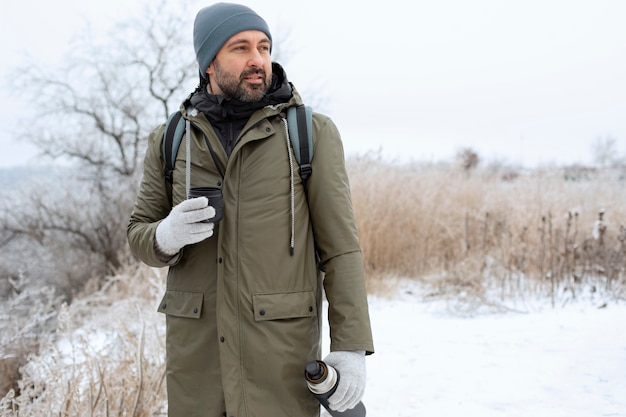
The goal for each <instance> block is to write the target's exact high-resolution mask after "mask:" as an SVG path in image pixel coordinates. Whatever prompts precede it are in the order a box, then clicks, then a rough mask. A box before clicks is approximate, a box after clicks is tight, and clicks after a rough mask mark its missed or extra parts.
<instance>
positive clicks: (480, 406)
mask: <svg viewBox="0 0 626 417" xmlns="http://www.w3.org/2000/svg"><path fill="white" fill-rule="evenodd" d="M602 304H604V303H599V302H596V303H594V302H592V301H589V300H586V301H581V302H578V303H574V304H568V305H565V306H557V307H556V308H554V309H553V308H552V307H551V306H550V305H549V303H548V302H546V303H545V304H543V305H539V306H533V307H532V308H530V309H527V310H526V312H507V313H502V312H498V313H489V312H482V313H474V314H471V315H470V314H459V313H455V312H453V311H451V309H450V308H449V305H447V304H446V303H445V302H443V301H435V302H424V301H423V299H422V297H417V296H416V295H415V293H414V292H413V291H406V290H401V291H400V294H399V295H398V296H397V297H394V298H392V299H380V298H371V299H370V314H371V319H372V324H373V331H374V342H375V348H376V353H375V354H374V355H373V356H370V357H368V358H367V364H368V386H367V389H366V393H365V398H364V403H365V405H366V407H367V410H368V412H367V415H368V416H369V417H379V416H393V417H405V416H406V417H418V416H424V417H430V416H437V417H447V416H449V417H458V416H464V417H474V416H476V417H491V416H498V417H502V416H506V417H517V416H519V417H531V416H532V417H592V416H603V417H604V416H613V417H616V416H626V305H624V303H623V302H622V303H621V304H616V303H611V302H608V304H607V305H606V306H605V307H602ZM325 333H326V334H325V336H326V337H327V332H325ZM325 346H328V342H327V341H326V342H325ZM323 415H326V414H323Z"/></svg>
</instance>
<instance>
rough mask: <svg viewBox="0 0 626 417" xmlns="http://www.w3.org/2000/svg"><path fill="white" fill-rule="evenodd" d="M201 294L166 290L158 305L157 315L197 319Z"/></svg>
mask: <svg viewBox="0 0 626 417" xmlns="http://www.w3.org/2000/svg"><path fill="white" fill-rule="evenodd" d="M203 299H204V295H203V294H202V293H201V292H191V291H175V290H167V291H165V295H164V296H163V299H162V300H161V304H159V310H158V311H159V313H165V314H167V315H169V316H175V317H185V318H189V319H198V318H200V314H201V313H202V300H203Z"/></svg>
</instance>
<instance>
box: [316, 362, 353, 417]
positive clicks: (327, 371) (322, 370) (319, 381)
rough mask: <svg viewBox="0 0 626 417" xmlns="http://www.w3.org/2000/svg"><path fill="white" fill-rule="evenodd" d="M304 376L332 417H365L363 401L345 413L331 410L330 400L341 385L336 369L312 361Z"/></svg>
mask: <svg viewBox="0 0 626 417" xmlns="http://www.w3.org/2000/svg"><path fill="white" fill-rule="evenodd" d="M304 376H305V377H306V383H307V385H308V386H309V390H310V391H311V393H313V395H315V397H316V398H317V399H318V401H319V402H320V403H321V404H322V405H323V406H324V408H325V409H326V410H327V411H328V412H329V413H330V415H331V416H333V417H365V406H364V405H363V402H361V401H359V403H358V404H357V405H356V406H355V407H354V408H351V409H349V410H346V411H344V412H339V411H335V410H331V409H330V407H329V406H328V398H329V397H330V396H331V395H333V393H334V392H335V390H336V389H337V384H338V383H339V372H337V370H336V369H335V368H333V367H332V366H330V365H326V364H325V363H324V362H322V361H312V362H309V363H308V364H307V366H306V368H305V371H304Z"/></svg>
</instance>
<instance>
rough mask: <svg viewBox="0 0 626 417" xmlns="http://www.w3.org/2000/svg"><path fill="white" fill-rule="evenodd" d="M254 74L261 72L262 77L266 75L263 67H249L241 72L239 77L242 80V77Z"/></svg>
mask: <svg viewBox="0 0 626 417" xmlns="http://www.w3.org/2000/svg"><path fill="white" fill-rule="evenodd" d="M255 74H261V75H262V76H263V78H266V77H267V75H266V74H265V70H264V69H263V68H251V69H248V70H245V71H244V72H242V73H241V76H240V77H239V79H241V80H243V79H244V78H246V77H249V76H251V75H255Z"/></svg>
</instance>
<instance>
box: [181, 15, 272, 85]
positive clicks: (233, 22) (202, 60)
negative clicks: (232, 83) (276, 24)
mask: <svg viewBox="0 0 626 417" xmlns="http://www.w3.org/2000/svg"><path fill="white" fill-rule="evenodd" d="M244 30H260V31H261V32H263V33H265V34H266V35H267V37H268V38H269V39H270V42H271V40H272V35H271V34H270V29H269V27H268V26H267V23H266V22H265V20H263V18H262V17H261V16H259V15H258V14H256V13H255V12H254V10H252V9H250V8H249V7H246V6H242V5H240V4H234V3H216V4H214V5H212V6H208V7H205V8H204V9H202V10H200V11H199V12H198V14H197V15H196V20H195V22H194V25H193V47H194V49H195V50H196V58H197V60H198V66H199V69H200V75H202V77H203V78H204V79H206V77H207V75H206V69H207V68H208V67H209V65H211V62H212V61H213V59H214V58H215V55H217V52H218V51H219V50H220V48H221V47H222V45H224V43H225V42H226V41H227V40H228V39H230V38H231V37H232V36H233V35H235V34H237V33H239V32H243V31H244ZM270 48H271V47H270ZM270 52H271V49H270Z"/></svg>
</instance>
